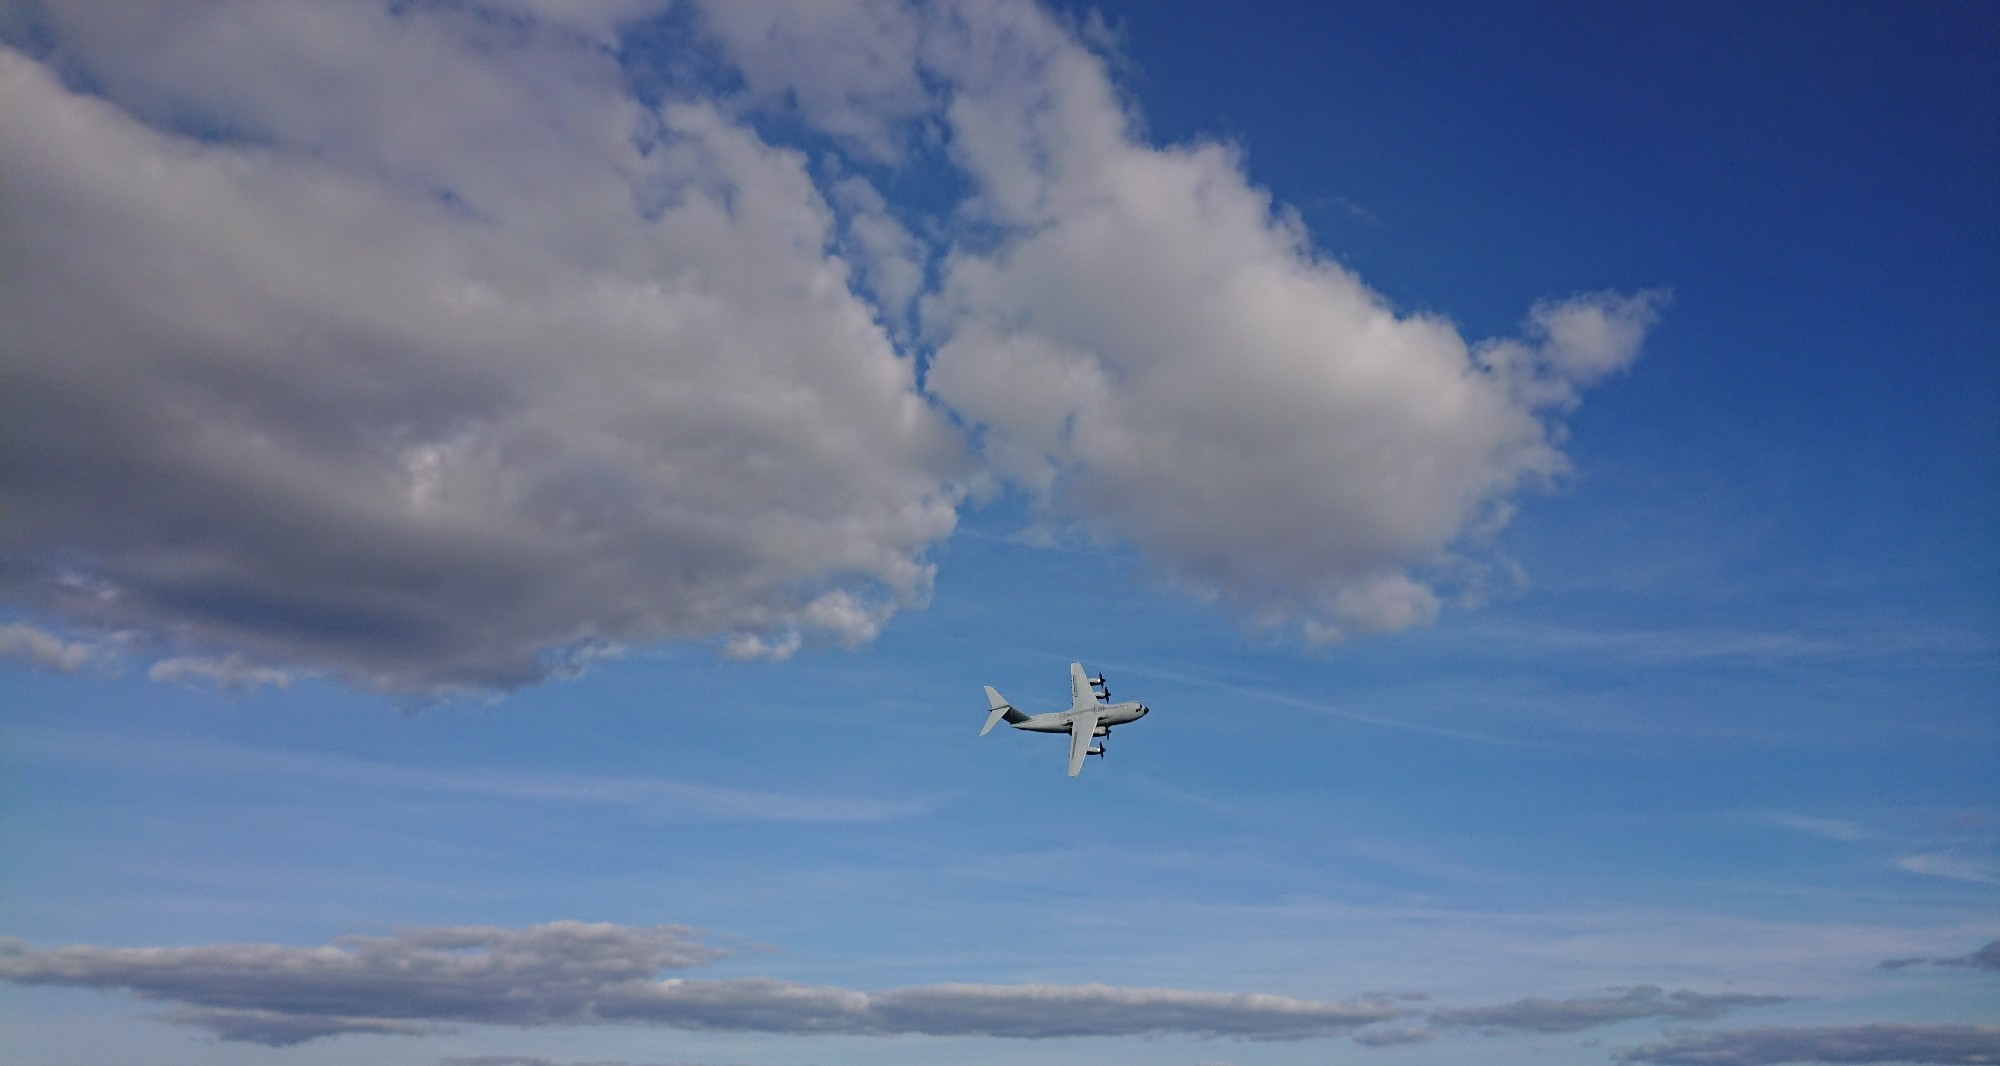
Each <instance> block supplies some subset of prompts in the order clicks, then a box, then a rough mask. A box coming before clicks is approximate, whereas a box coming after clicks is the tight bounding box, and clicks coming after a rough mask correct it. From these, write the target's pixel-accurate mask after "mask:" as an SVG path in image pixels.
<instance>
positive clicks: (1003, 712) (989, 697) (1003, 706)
mask: <svg viewBox="0 0 2000 1066" xmlns="http://www.w3.org/2000/svg"><path fill="white" fill-rule="evenodd" d="M986 705H987V707H988V708H989V709H990V713H988V714H987V716H986V728H984V729H981V730H980V731H979V735H980V736H982V737H983V736H985V735H986V734H988V733H991V732H993V727H994V726H996V725H999V724H1000V720H1001V719H1003V718H1004V719H1006V720H1007V721H1009V722H1025V721H1027V720H1028V716H1027V715H1025V714H1022V713H1021V712H1020V711H1017V710H1015V709H1014V705H1013V704H1011V703H1008V702H1007V699H1006V697H1004V696H1002V695H1000V693H999V692H998V691H997V690H995V689H994V687H993V686H992V685H988V686H986Z"/></svg>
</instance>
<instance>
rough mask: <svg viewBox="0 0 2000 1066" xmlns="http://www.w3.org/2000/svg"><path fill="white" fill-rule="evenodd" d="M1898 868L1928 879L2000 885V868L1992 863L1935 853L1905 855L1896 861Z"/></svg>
mask: <svg viewBox="0 0 2000 1066" xmlns="http://www.w3.org/2000/svg"><path fill="white" fill-rule="evenodd" d="M1896 868H1897V869H1899V870H1906V871H1908V872H1910V873H1913V874H1923V875H1924V876H1926V877H1942V878H1946V879H1948V880H1952V881H1970V882H1972V883H1973V884H1978V885H2000V868H1996V867H1995V866H1994V865H1993V864H1992V863H1990V862H1980V861H1977V860H1973V859H1962V858H1957V857H1955V856H1951V855H1938V854H1935V853H1927V854H1921V855H1905V856H1903V857H1902V858H1900V859H1897V860H1896Z"/></svg>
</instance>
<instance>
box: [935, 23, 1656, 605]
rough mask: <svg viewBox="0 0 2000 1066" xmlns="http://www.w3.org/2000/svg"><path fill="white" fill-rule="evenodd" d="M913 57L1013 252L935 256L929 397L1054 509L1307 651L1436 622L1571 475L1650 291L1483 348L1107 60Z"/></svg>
mask: <svg viewBox="0 0 2000 1066" xmlns="http://www.w3.org/2000/svg"><path fill="white" fill-rule="evenodd" d="M926 43H927V46H928V47H927V51H926V56H927V58H928V61H929V62H930V63H931V64H932V69H935V70H936V71H938V72H939V73H940V76H943V77H949V78H952V79H955V84H956V85H957V87H958V88H959V89H960V91H959V92H958V93H957V94H956V95H955V96H954V97H953V100H952V104H951V106H950V108H949V109H948V111H947V122H948V124H949V126H950V129H951V133H952V138H953V139H952V141H951V146H952V152H953V157H954V159H955V160H957V161H958V162H959V163H960V165H961V166H962V167H963V168H964V169H965V170H966V172H967V173H968V174H969V175H970V177H971V178H972V179H973V181H974V183H975V186H976V188H977V190H978V192H977V195H976V197H975V199H974V201H973V202H972V210H971V211H970V212H969V213H970V214H971V215H972V216H973V217H977V218H980V219H983V220H985V221H987V222H988V223H990V225H991V226H992V227H993V228H994V230H995V231H997V234H998V239H997V241H995V240H991V239H989V240H987V241H986V242H984V243H983V244H962V245H960V246H958V247H957V248H956V249H955V250H954V251H953V253H952V254H951V255H949V256H948V257H947V258H946V259H945V260H944V276H943V280H942V283H941V287H940V290H939V291H938V292H937V293H936V294H935V295H933V296H932V297H931V298H930V299H929V300H928V301H927V304H926V310H927V322H928V325H929V327H930V329H931V330H932V331H933V333H934V335H935V336H937V337H938V338H939V346H938V350H937V356H936V360H935V362H934V364H933V366H932V369H931V374H930V377H929V379H928V387H929V388H930V389H931V390H932V391H933V392H934V393H935V394H936V395H937V396H939V397H940V398H942V399H943V400H944V401H945V402H947V403H948V404H950V405H951V406H952V408H953V409H955V410H957V411H958V412H960V413H961V414H963V415H964V416H965V417H967V418H968V419H970V420H972V421H973V422H975V423H977V424H978V425H980V426H981V427H982V428H983V430H984V440H985V449H986V456H987V458H988V459H989V461H991V462H992V463H993V464H994V465H995V466H996V468H998V469H999V470H1000V471H1001V472H1003V473H1005V474H1007V475H1009V476H1011V477H1012V478H1014V479H1015V480H1016V481H1017V482H1018V483H1019V484H1022V485H1024V486H1026V487H1028V488H1030V489H1031V490H1033V491H1035V492H1037V493H1039V494H1041V497H1042V499H1043V501H1044V503H1045V504H1046V505H1047V506H1048V507H1049V508H1050V509H1051V510H1053V511H1055V512H1057V513H1059V514H1063V515H1067V516H1070V517H1072V518H1075V519H1077V520H1080V521H1082V522H1084V523H1085V524H1087V525H1089V526H1091V527H1092V528H1094V529H1096V530H1098V531H1099V532H1101V533H1102V534H1104V535H1106V536H1108V537H1112V538H1118V539H1126V540H1130V541H1131V542H1132V543H1134V544H1135V545H1136V546H1137V547H1138V548H1140V549H1141V551H1142V552H1143V553H1144V554H1145V555H1146V556H1147V557H1149V558H1150V559H1152V560H1153V561H1154V562H1156V563H1157V564H1159V565H1161V566H1162V567H1164V568H1165V569H1166V570H1167V571H1169V572H1170V573H1172V574H1174V575H1175V576H1177V577H1179V578H1180V579H1182V580H1183V581H1185V582H1186V583H1188V584H1189V585H1191V586H1193V587H1194V588H1196V589H1198V590H1200V591H1202V592H1204V593H1207V594H1211V595H1215V596H1218V597H1221V598H1222V599H1225V600H1227V601H1230V602H1233V603H1235V604H1237V605H1238V606H1239V607H1240V608H1242V609H1243V610H1244V611H1245V612H1246V613H1247V614H1248V615H1249V616H1250V617H1252V618H1254V619H1257V620H1258V621H1261V622H1265V623H1281V622H1294V621H1296V622H1301V623H1303V625H1304V628H1305V632H1306V635H1307V636H1308V638H1309V639H1314V640H1329V639H1337V638H1338V637H1340V636H1342V635H1345V634H1348V633H1355V632H1379V631H1383V630H1389V629H1395V628H1400V627H1404V626H1409V625H1417V624H1422V623H1425V622H1428V621H1429V620H1431V619H1432V618H1433V617H1435V615H1436V612H1437V609H1438V603H1439V596H1438V594H1437V591H1436V589H1435V588H1433V587H1432V581H1433V580H1435V578H1434V577H1433V576H1430V575H1433V574H1435V573H1440V572H1442V571H1444V570H1446V569H1448V568H1450V567H1451V565H1452V563H1453V554H1454V553H1455V552H1457V551H1460V550H1462V549H1464V548H1465V547H1466V546H1467V545H1466V541H1467V540H1468V538H1469V536H1470V535H1471V534H1473V533H1474V532H1475V531H1476V530H1478V529H1491V528H1493V527H1495V526H1497V525H1498V524H1499V521H1500V520H1501V518H1503V517H1504V511H1505V505H1506V502H1507V500H1508V498H1509V497H1510V496H1511V495H1512V494H1514V493H1515V492H1517V491H1518V490H1520V489H1521V488H1522V487H1524V486H1527V485H1531V484H1539V483H1543V482H1546V481H1547V480H1548V479H1549V478H1551V477H1552V476H1554V475H1556V474H1559V473H1561V472H1562V471H1563V470H1564V469H1565V461H1564V458H1563V456H1562V455H1561V453H1560V451H1559V450H1558V449H1557V447H1556V445H1555V441H1556V440H1557V439H1558V438H1559V435H1560V428H1559V426H1558V425H1557V423H1556V422H1555V421H1554V418H1555V416H1556V415H1557V414H1559V413H1560V412H1561V411H1563V410H1566V409H1567V408H1568V407H1569V406H1571V405H1573V404H1574V402H1575V395H1576V393H1575V390H1576V388H1578V387H1580V386H1582V385H1584V384H1587V383H1589V382H1591V381H1593V380H1596V379H1598V378H1601V377H1602V376H1604V375H1605V374H1607V373H1609V372H1611V371H1612V370H1615V369H1617V368H1620V367H1622V366H1624V365H1626V364H1628V363H1629V362H1630V361H1631V360H1632V359H1633V358H1634V357H1635V356H1636V355H1637V351H1638V345H1639V341H1640V339H1641V337H1642V336H1643V334H1644V332H1645V329H1646V327H1647V325H1649V324H1650V323H1651V321H1652V320H1653V318H1654V317H1655V308H1656V307H1657V305H1658V303H1659V301H1660V298H1659V297H1658V296H1656V295H1653V294H1641V295H1637V296H1629V297H1627V296H1617V295H1613V294H1594V295H1587V296H1582V297H1577V298H1573V299H1570V300H1564V301H1556V302H1548V303H1543V304H1540V305H1537V306H1536V307H1535V308H1534V309H1533V310H1532V311H1531V313H1530V317H1529V331H1528V332H1529V338H1530V339H1529V340H1528V341H1509V342H1501V343H1497V344H1488V345H1483V346H1481V347H1480V348H1479V349H1477V350H1476V351H1475V350H1474V349H1473V348H1471V347H1469V346H1468V345H1467V343H1466V342H1465V340H1464V339H1463V338H1461V337H1460V336H1459V334H1458V332H1457V331H1456V330H1455V329H1454V328H1453V327H1452V326H1451V325H1450V324H1449V323H1448V322H1446V321H1444V320H1442V319H1440V318H1436V317H1433V316H1427V315H1399V314H1397V313H1396V312H1395V311H1394V310H1392V309H1391V308H1390V307H1389V305H1388V303H1387V301H1385V300H1384V299H1383V298H1382V297H1380V296H1379V295H1377V294H1376V293H1374V292H1373V291H1371V290H1370V289H1368V288H1367V286H1365V285H1364V284H1363V283H1362V282H1361V280H1360V279H1359V278H1358V277H1356V276H1355V275H1354V274H1353V273H1352V272H1350V271H1348V270H1346V269H1344V268H1343V267H1341V266H1339V265H1338V264H1336V263H1333V262H1330V261H1328V260H1326V259H1325V258H1323V257H1321V256H1320V255H1318V254H1317V253H1316V252H1315V251H1314V250H1313V248H1312V245H1311V242H1310V239H1309V237H1308V235H1307V234H1306V233H1305V232H1304V230H1303V228H1302V227H1301V225H1300V223H1299V222H1298V220H1297V217H1296V216H1295V215H1293V214H1292V213H1290V212H1288V211H1286V210H1284V209H1281V208H1279V207H1277V206H1276V205H1274V204H1273V203H1272V201H1271V199H1270V197H1269V195H1268V194H1267V193H1265V192H1264V191H1263V190H1261V189H1259V188H1257V187H1255V186H1254V185H1252V184H1251V183H1250V182H1249V180H1248V179H1247V178H1246V176H1245V174H1244V170H1243V160H1242V158H1241V157H1240V156H1239V155H1238V154H1237V153H1236V152H1234V151H1232V150H1230V149H1229V148H1227V147H1224V146H1221V145H1216V144H1201V143H1197V144H1192V145H1186V146H1181V147H1175V148H1165V149H1163V148H1156V147H1152V146H1149V145H1147V144H1144V143H1141V142H1140V141H1139V140H1137V139H1136V138H1135V136H1134V133H1133V130H1134V128H1135V126H1136V123H1135V122H1134V120H1133V119H1132V117H1131V115H1130V114H1129V113H1128V110H1127V108H1126V105H1125V104H1124V103H1123V102H1122V100H1121V99H1120V98H1119V96H1118V94H1117V92H1116V91H1115V89H1114V87H1113V86H1112V85H1111V83H1110V81H1109V79H1108V77H1107V74H1106V71H1105V66H1104V64H1103V63H1102V62H1101V61H1100V60H1099V59H1098V58H1097V57H1095V56H1094V55H1092V54H1090V53H1089V52H1087V51H1086V50H1084V49H1083V48H1082V47H1081V46H1080V45H1079V44H1078V43H1077V42H1076V41H1075V40H1074V39H1073V38H1072V37H1071V36H1069V34H1068V33H1067V32H1066V31H1065V30H1064V29H1062V28H1061V27H1060V26H1059V25H1058V24H1056V23H1055V22H1054V21H1053V20H1051V19H1049V18H1047V17H1045V16H1041V15H1039V14H1038V13H1036V12H1032V11H1030V10H1028V9H1026V8H1022V7H1004V8H997V9H996V8H980V9H978V10H977V11H976V12H975V11H961V12H959V13H958V18H957V19H956V20H955V21H954V22H953V23H952V25H951V26H950V27H948V28H947V29H946V30H941V31H940V32H938V33H937V34H935V35H934V36H933V37H932V38H930V39H928V40H927V42H926Z"/></svg>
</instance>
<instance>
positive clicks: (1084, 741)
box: [979, 663, 1148, 777]
mask: <svg viewBox="0 0 2000 1066" xmlns="http://www.w3.org/2000/svg"><path fill="white" fill-rule="evenodd" d="M986 704H987V707H988V709H989V710H988V713H987V715H986V728H984V729H981V730H980V731H979V735H980V736H982V737H983V736H985V735H986V734H988V733H991V732H993V727H994V726H996V725H998V724H1000V722H1001V721H1002V720H1003V719H1004V720H1005V721H1006V723H1007V724H1008V725H1011V726H1013V727H1014V728H1016V729H1025V730H1027V731H1029V732H1031V733H1068V734H1069V776H1071V777H1075V776H1076V775H1077V772H1078V771H1079V770H1082V769H1083V757H1084V756H1086V755H1095V756H1097V757H1098V758H1100V759H1101V758H1103V757H1104V745H1103V744H1097V745H1095V746H1093V745H1092V744H1091V743H1090V742H1091V740H1092V738H1094V737H1108V736H1110V735H1111V727H1112V726H1114V725H1124V724H1125V723H1127V722H1136V721H1138V720H1139V719H1141V718H1144V717H1145V716H1146V714H1147V713H1148V708H1147V707H1146V705H1145V704H1143V703H1112V702H1111V690H1110V689H1109V688H1107V687H1106V686H1105V684H1104V675H1103V674H1099V675H1098V676H1096V677H1091V676H1090V675H1089V674H1086V673H1084V672H1083V664H1082V663H1071V664H1069V710H1067V711H1050V712H1048V713H1047V714H1022V713H1021V712H1020V711H1018V710H1015V709H1014V705H1013V704H1011V703H1008V702H1007V700H1006V698H1005V697H1003V696H1001V695H1000V693H998V692H996V691H994V689H993V686H992V685H988V686H986Z"/></svg>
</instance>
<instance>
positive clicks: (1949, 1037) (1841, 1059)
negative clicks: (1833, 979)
mask: <svg viewBox="0 0 2000 1066" xmlns="http://www.w3.org/2000/svg"><path fill="white" fill-rule="evenodd" d="M1618 1061H1619V1062H1623V1063H1647V1064H1651V1066H1778V1064H1780V1063H1877V1062H1902V1063H1926V1064H1931V1063H1937V1064H1945V1066H1990V1064H1992V1063H2000V1026H1996V1025H1922V1024H1893V1023H1884V1024H1878V1025H1845V1026H1826V1027H1820V1028H1770V1029H1730V1030H1724V1031H1722V1032H1716V1033H1688V1034H1685V1035H1681V1036H1675V1037H1670V1038H1668V1039H1666V1040H1662V1041H1660V1042H1658V1043H1654V1044H1648V1045H1646V1046H1645V1047H1641V1048H1635V1049H1633V1050H1631V1051H1627V1052H1624V1053H1622V1054H1620V1055H1619V1056H1618Z"/></svg>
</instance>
